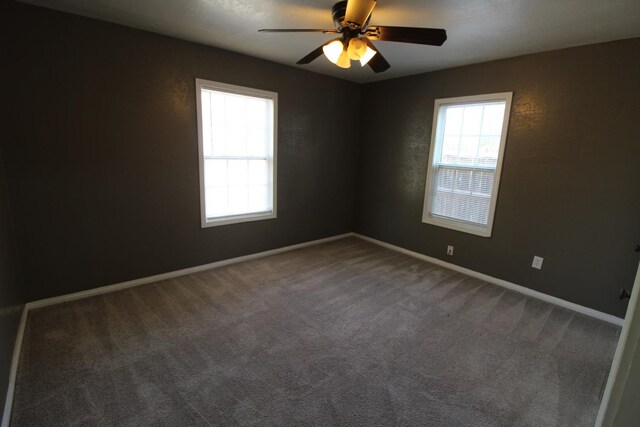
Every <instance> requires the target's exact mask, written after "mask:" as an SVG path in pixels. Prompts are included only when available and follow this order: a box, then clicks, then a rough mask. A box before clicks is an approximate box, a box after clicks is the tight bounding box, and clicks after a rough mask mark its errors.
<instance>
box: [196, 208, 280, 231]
mask: <svg viewBox="0 0 640 427" xmlns="http://www.w3.org/2000/svg"><path fill="white" fill-rule="evenodd" d="M274 218H277V215H276V213H275V212H257V213H249V214H242V215H232V216H224V217H219V218H204V219H203V220H202V222H201V226H202V228H208V227H217V226H219V225H229V224H238V223H241V222H249V221H260V220H263V219H274Z"/></svg>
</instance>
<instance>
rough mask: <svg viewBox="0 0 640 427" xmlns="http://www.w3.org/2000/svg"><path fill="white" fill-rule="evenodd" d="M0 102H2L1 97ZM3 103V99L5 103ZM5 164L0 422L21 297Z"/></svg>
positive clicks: (0, 164)
mask: <svg viewBox="0 0 640 427" xmlns="http://www.w3.org/2000/svg"><path fill="white" fill-rule="evenodd" d="M4 7H5V4H4V3H3V2H0V35H1V36H2V39H3V40H6V38H5V36H6V35H7V33H6V32H4V28H5V24H6V23H7V21H6V13H4V12H5V9H4ZM6 70H7V67H0V80H1V81H2V82H3V88H4V89H3V94H4V93H5V92H6V88H7V81H8V80H7V78H6V77H7V74H6ZM3 99H5V98H4V97H3ZM5 100H6V99H5ZM8 110H9V106H8V105H7V103H6V102H2V103H0V118H1V119H2V120H0V126H1V127H2V129H3V136H2V139H0V141H2V142H4V141H6V140H7V139H10V138H11V137H12V132H11V131H10V130H9V126H8V122H6V118H7V117H8V115H7V111H8ZM5 176H6V171H5V160H4V156H3V153H2V148H1V147H0V419H1V418H2V413H3V411H4V403H5V398H6V393H7V386H8V382H9V371H10V369H11V359H12V357H13V346H14V342H15V339H16V334H17V332H18V325H19V324H20V316H21V314H22V309H23V307H24V302H25V295H24V293H23V289H22V286H21V282H20V268H19V265H18V257H17V254H16V251H15V236H14V227H13V225H12V222H13V221H12V219H13V218H12V217H11V213H10V207H9V192H8V191H7V186H6V179H5Z"/></svg>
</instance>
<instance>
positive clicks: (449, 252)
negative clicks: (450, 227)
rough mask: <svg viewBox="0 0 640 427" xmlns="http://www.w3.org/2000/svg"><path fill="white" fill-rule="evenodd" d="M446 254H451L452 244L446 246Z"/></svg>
mask: <svg viewBox="0 0 640 427" xmlns="http://www.w3.org/2000/svg"><path fill="white" fill-rule="evenodd" d="M447 255H449V256H453V246H451V245H449V246H447Z"/></svg>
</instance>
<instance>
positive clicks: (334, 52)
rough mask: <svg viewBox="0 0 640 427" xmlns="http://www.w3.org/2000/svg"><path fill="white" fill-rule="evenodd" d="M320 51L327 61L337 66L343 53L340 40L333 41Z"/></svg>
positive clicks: (342, 45)
mask: <svg viewBox="0 0 640 427" xmlns="http://www.w3.org/2000/svg"><path fill="white" fill-rule="evenodd" d="M322 51H323V52H324V56H326V57H327V59H328V60H329V61H331V62H332V63H334V64H336V65H337V64H338V60H339V59H340V56H342V52H344V44H343V43H342V40H340V39H335V40H333V41H331V42H329V43H327V44H326V45H324V46H322ZM343 68H344V67H343Z"/></svg>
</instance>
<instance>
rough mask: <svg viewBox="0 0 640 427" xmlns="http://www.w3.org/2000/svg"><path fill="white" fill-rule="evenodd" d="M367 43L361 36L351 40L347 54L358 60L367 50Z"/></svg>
mask: <svg viewBox="0 0 640 427" xmlns="http://www.w3.org/2000/svg"><path fill="white" fill-rule="evenodd" d="M367 48H368V46H367V44H366V43H365V42H364V41H363V40H362V39H359V38H354V39H351V40H349V47H348V48H347V54H348V55H349V58H351V59H353V60H354V61H357V60H358V59H360V58H362V56H363V55H364V54H365V53H366V52H367Z"/></svg>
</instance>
